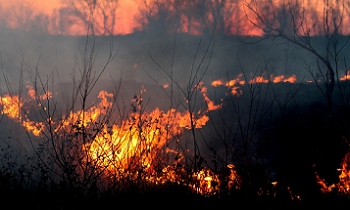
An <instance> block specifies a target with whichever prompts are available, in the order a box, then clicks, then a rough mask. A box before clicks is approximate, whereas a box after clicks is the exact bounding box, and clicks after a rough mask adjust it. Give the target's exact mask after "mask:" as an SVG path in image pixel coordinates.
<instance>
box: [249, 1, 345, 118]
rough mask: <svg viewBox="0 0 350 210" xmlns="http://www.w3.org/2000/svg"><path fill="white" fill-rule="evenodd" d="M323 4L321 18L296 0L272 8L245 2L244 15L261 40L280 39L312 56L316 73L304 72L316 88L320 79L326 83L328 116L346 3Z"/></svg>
mask: <svg viewBox="0 0 350 210" xmlns="http://www.w3.org/2000/svg"><path fill="white" fill-rule="evenodd" d="M322 3H323V6H324V7H323V12H322V15H321V16H320V15H319V13H317V11H315V10H313V8H307V5H306V3H304V2H303V1H299V0H297V1H286V2H283V3H281V5H274V4H273V2H272V1H267V2H260V1H255V0H252V1H245V9H246V11H245V13H246V17H247V18H248V20H249V22H250V23H252V24H253V26H255V27H257V28H259V29H260V30H262V31H263V34H264V35H263V37H262V39H277V38H281V39H283V40H285V41H286V42H290V43H293V44H295V45H296V46H298V47H300V48H302V49H304V50H306V51H308V52H309V53H311V54H312V55H314V56H315V58H316V61H317V69H318V72H319V73H317V74H315V73H314V71H313V69H312V68H309V67H308V65H307V64H306V66H307V70H308V71H309V72H310V73H311V75H312V76H313V78H314V79H315V82H316V83H317V85H318V84H319V83H318V79H319V77H320V78H321V79H322V80H323V82H324V83H325V85H326V91H323V94H324V95H325V97H326V99H327V104H328V114H329V115H330V114H331V112H332V104H333V101H332V94H333V91H334V86H335V81H336V78H335V76H336V74H338V72H339V66H338V61H339V55H340V52H341V51H342V50H343V49H344V47H345V46H346V45H347V43H348V41H349V38H347V39H346V40H345V41H342V42H340V39H339V36H340V35H341V33H342V29H343V28H344V22H343V19H344V16H345V12H346V11H347V10H348V5H346V3H345V1H341V2H340V3H339V4H338V5H337V4H336V3H332V2H330V0H324V1H323V2H322ZM315 18H316V20H315ZM317 19H318V20H317ZM315 34H320V35H322V36H323V37H324V42H323V44H322V48H323V49H322V48H320V47H319V45H320V43H314V42H313V41H312V39H311V37H312V36H313V35H315ZM320 89H321V88H320ZM321 90H322V89H321Z"/></svg>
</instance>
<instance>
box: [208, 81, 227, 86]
mask: <svg viewBox="0 0 350 210" xmlns="http://www.w3.org/2000/svg"><path fill="white" fill-rule="evenodd" d="M223 84H224V83H223V82H222V81H221V80H215V81H213V82H212V83H211V86H213V87H217V86H220V85H223Z"/></svg>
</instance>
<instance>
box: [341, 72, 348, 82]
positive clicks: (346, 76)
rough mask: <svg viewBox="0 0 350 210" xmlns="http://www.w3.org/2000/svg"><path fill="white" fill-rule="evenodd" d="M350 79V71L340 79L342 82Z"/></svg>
mask: <svg viewBox="0 0 350 210" xmlns="http://www.w3.org/2000/svg"><path fill="white" fill-rule="evenodd" d="M349 79H350V70H347V71H346V74H345V75H344V76H342V77H341V78H340V80H341V81H344V80H349Z"/></svg>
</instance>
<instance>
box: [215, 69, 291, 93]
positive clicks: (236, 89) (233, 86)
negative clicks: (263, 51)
mask: <svg viewBox="0 0 350 210" xmlns="http://www.w3.org/2000/svg"><path fill="white" fill-rule="evenodd" d="M242 77H243V73H241V74H239V75H238V76H237V78H236V79H233V80H230V81H228V82H223V81H222V80H214V81H213V82H212V83H211V85H212V86H213V87H217V86H226V87H228V88H229V89H230V90H231V91H230V92H231V95H236V96H237V97H239V96H241V95H242V94H243V92H242V90H241V89H240V86H244V85H245V84H246V80H243V79H242ZM269 82H272V83H280V82H288V83H295V82H297V78H296V76H295V75H294V74H293V75H292V76H290V77H286V76H284V75H280V76H276V77H273V76H272V74H271V75H270V79H265V78H264V77H263V74H262V75H260V76H257V77H254V78H252V79H250V80H249V82H248V83H249V84H257V83H269Z"/></svg>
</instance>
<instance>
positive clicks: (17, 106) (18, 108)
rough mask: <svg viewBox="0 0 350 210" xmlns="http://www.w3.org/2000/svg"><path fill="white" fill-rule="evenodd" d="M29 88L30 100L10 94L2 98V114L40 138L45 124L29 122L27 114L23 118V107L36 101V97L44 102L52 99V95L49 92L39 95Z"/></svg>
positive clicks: (0, 98)
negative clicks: (33, 100)
mask: <svg viewBox="0 0 350 210" xmlns="http://www.w3.org/2000/svg"><path fill="white" fill-rule="evenodd" d="M27 88H29V91H28V95H29V96H30V97H31V98H30V99H29V100H25V99H23V98H22V97H21V98H20V97H19V96H18V95H10V94H6V95H5V96H3V97H0V105H1V106H2V110H1V114H6V115H7V116H8V117H9V118H11V119H12V120H14V121H16V122H19V123H21V125H22V126H23V127H24V128H25V130H27V131H28V132H31V133H33V135H35V136H39V135H40V133H41V131H42V130H43V128H44V125H43V123H42V122H33V121H31V120H29V119H28V117H27V114H24V116H22V109H23V105H24V103H26V102H30V101H31V100H32V99H34V97H35V95H37V97H38V98H39V100H43V99H48V98H50V97H52V93H51V92H50V91H47V92H46V93H45V94H44V95H38V94H36V93H35V90H34V89H33V88H32V87H31V86H27Z"/></svg>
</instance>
